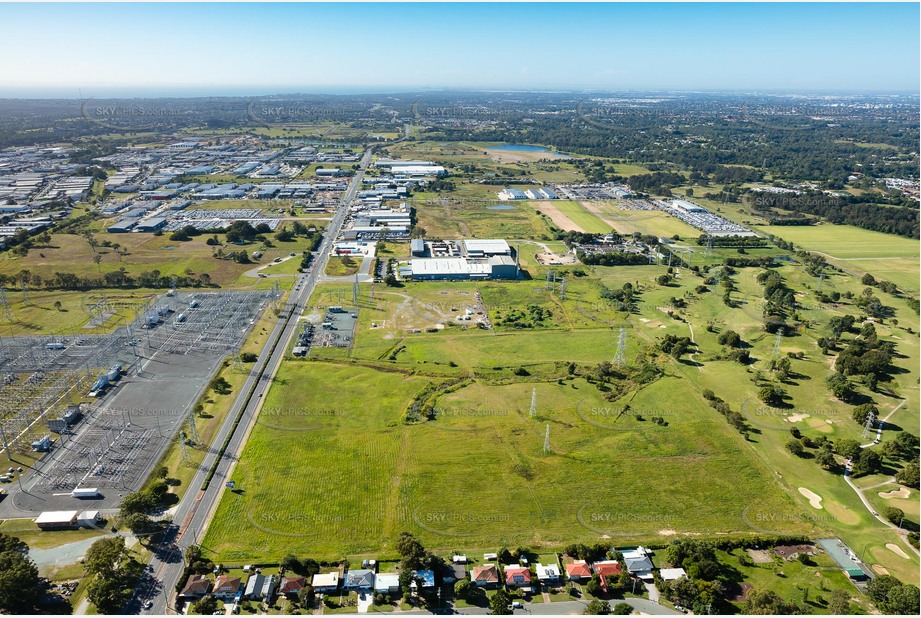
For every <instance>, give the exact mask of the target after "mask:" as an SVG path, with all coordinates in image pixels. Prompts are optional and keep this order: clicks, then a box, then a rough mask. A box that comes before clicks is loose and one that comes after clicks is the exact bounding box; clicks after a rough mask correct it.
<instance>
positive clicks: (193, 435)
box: [189, 411, 201, 444]
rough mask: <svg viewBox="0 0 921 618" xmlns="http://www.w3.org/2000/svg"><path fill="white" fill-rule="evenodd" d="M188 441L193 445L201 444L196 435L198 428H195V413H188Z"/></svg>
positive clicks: (199, 437) (199, 438)
mask: <svg viewBox="0 0 921 618" xmlns="http://www.w3.org/2000/svg"><path fill="white" fill-rule="evenodd" d="M189 439H190V440H192V443H193V444H201V436H200V435H198V427H196V426H195V412H194V411H190V412H189Z"/></svg>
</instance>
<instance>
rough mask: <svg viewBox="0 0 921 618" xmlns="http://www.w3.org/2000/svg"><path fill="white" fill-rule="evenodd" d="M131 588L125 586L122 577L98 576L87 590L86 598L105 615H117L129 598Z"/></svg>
mask: <svg viewBox="0 0 921 618" xmlns="http://www.w3.org/2000/svg"><path fill="white" fill-rule="evenodd" d="M131 592H132V591H131V588H128V587H126V586H125V584H124V582H123V581H122V579H121V578H120V577H116V576H112V577H103V576H100V575H97V576H96V577H95V578H93V581H91V582H90V585H89V586H87V588H86V596H87V598H88V599H89V600H90V601H92V603H93V605H95V606H96V609H97V610H99V611H100V612H102V613H103V614H117V613H118V610H119V609H121V607H122V605H124V604H125V603H126V602H127V601H128V599H129V598H131Z"/></svg>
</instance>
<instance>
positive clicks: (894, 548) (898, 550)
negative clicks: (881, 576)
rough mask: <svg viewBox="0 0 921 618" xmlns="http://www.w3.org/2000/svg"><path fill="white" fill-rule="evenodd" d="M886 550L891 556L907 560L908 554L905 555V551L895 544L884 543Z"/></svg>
mask: <svg viewBox="0 0 921 618" xmlns="http://www.w3.org/2000/svg"><path fill="white" fill-rule="evenodd" d="M886 549H888V550H889V551H891V552H892V553H893V554H895V555H896V556H898V557H899V558H905V559H906V560H908V554H906V553H905V550H904V549H902V548H901V547H899V546H898V545H896V544H895V543H886Z"/></svg>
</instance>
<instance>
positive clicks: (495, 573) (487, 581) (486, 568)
mask: <svg viewBox="0 0 921 618" xmlns="http://www.w3.org/2000/svg"><path fill="white" fill-rule="evenodd" d="M470 580H471V581H472V582H473V583H474V585H476V586H479V587H480V588H494V587H496V586H498V585H499V569H497V568H496V565H494V564H484V565H481V566H475V567H473V570H472V571H470Z"/></svg>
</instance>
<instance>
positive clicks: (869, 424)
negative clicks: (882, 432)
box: [860, 412, 876, 440]
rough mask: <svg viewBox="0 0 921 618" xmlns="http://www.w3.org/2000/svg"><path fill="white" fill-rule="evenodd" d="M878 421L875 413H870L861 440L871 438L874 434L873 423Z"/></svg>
mask: <svg viewBox="0 0 921 618" xmlns="http://www.w3.org/2000/svg"><path fill="white" fill-rule="evenodd" d="M875 421H876V419H875V418H873V413H872V412H870V413H869V414H867V421H866V422H865V423H864V424H863V433H862V434H860V439H861V440H863V439H865V438H866V437H868V436H870V435H871V434H872V433H873V423H874V422H875Z"/></svg>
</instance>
